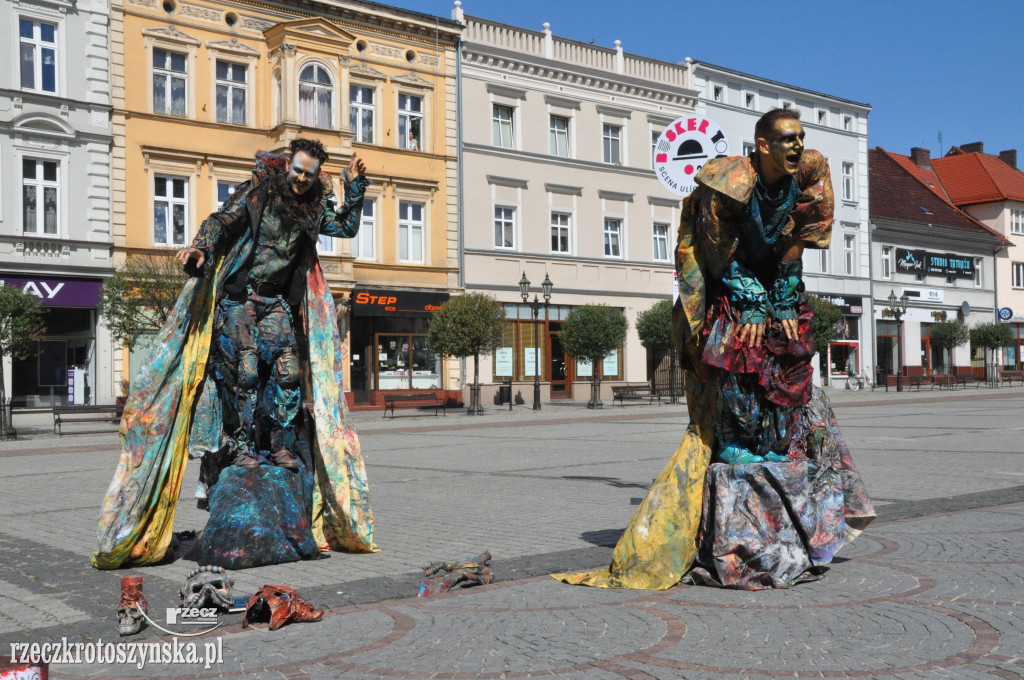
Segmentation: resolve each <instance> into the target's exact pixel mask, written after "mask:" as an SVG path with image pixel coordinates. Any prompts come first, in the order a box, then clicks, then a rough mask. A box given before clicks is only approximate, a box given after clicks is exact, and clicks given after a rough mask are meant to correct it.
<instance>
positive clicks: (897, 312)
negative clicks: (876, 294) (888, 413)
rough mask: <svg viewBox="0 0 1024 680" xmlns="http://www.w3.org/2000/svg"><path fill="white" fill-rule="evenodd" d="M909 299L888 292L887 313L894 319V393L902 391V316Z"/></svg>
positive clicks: (905, 311)
mask: <svg viewBox="0 0 1024 680" xmlns="http://www.w3.org/2000/svg"><path fill="white" fill-rule="evenodd" d="M908 302H910V298H909V297H907V294H906V293H903V295H902V296H901V297H900V298H897V297H896V291H894V290H892V289H890V290H889V312H890V313H891V314H892V315H893V316H894V317H896V391H897V392H902V391H903V315H904V314H906V313H907V303H908Z"/></svg>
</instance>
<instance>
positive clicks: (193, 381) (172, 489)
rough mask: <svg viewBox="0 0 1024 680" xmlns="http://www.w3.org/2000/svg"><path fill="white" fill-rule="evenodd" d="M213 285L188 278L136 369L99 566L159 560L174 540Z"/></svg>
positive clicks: (101, 532) (105, 511)
mask: <svg viewBox="0 0 1024 680" xmlns="http://www.w3.org/2000/svg"><path fill="white" fill-rule="evenodd" d="M211 278H213V279H215V278H216V275H214V276H213V277H211ZM213 290H214V286H213V285H211V284H210V283H208V282H206V281H203V280H198V279H190V280H189V281H188V282H187V283H186V285H185V287H184V289H183V290H182V293H181V295H180V296H179V298H178V303H177V305H176V307H175V309H174V310H173V312H172V314H171V319H170V322H169V323H168V324H166V325H165V327H164V329H163V331H162V332H161V335H160V337H159V339H158V343H157V345H156V348H155V350H154V352H153V354H152V355H151V357H150V360H149V361H148V362H147V365H146V367H145V368H144V369H143V370H142V371H140V373H139V375H138V376H137V377H136V383H137V387H136V389H133V391H132V396H131V398H130V399H129V402H128V403H127V404H126V405H125V410H124V415H123V417H122V419H121V428H120V439H121V459H120V461H119V462H118V466H117V472H116V473H115V474H114V479H113V480H112V481H111V483H110V487H109V489H108V490H107V494H106V496H105V497H104V499H103V507H102V509H101V511H100V521H99V526H98V528H97V531H96V534H97V539H98V542H99V550H97V552H96V553H95V554H94V555H93V556H92V565H93V566H94V567H96V568H97V569H118V568H121V567H135V566H142V565H146V564H155V563H157V562H159V561H161V560H162V559H163V558H164V555H165V554H166V552H167V548H168V546H169V545H170V543H171V538H172V536H173V532H174V513H175V510H176V508H177V502H178V495H179V493H180V492H181V480H182V477H183V475H184V474H185V463H186V461H187V460H188V434H189V427H190V425H191V414H192V403H193V401H194V400H195V397H196V393H197V391H198V388H199V385H200V383H201V382H202V379H203V371H204V369H205V367H206V359H207V355H208V354H209V349H210V338H211V334H212V328H213V326H212V323H213V313H212V306H213V294H212V291H213ZM193 324H194V325H193ZM179 361H180V363H178V362H179ZM167 424H171V427H170V429H169V430H168V429H167Z"/></svg>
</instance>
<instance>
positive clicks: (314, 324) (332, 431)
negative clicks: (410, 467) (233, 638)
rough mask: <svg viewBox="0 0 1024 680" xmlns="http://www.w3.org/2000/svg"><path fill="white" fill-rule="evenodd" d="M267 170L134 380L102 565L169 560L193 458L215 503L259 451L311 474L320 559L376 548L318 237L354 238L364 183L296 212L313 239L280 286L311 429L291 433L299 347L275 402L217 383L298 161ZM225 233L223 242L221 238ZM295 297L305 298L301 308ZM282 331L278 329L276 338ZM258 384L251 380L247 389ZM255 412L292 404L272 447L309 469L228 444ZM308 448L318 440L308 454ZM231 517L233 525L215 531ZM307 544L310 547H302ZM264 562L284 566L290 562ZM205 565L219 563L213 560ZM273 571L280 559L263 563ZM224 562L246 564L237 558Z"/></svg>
mask: <svg viewBox="0 0 1024 680" xmlns="http://www.w3.org/2000/svg"><path fill="white" fill-rule="evenodd" d="M256 160H257V164H256V168H255V170H254V171H253V175H252V180H251V181H250V182H246V183H244V184H243V185H241V186H240V187H239V190H238V191H237V192H236V193H235V194H234V195H233V196H232V197H231V198H230V199H229V201H228V202H227V203H226V204H225V206H224V208H223V209H222V210H221V211H219V212H217V213H215V214H214V215H213V216H211V217H210V218H209V219H208V220H207V221H206V222H204V225H203V229H201V234H200V236H201V237H202V239H205V240H204V241H203V243H204V244H205V245H206V246H207V247H208V248H209V250H208V252H207V255H208V257H207V260H206V263H205V264H204V267H203V271H202V272H197V273H198V274H201V276H193V277H192V278H190V279H189V280H188V281H187V282H186V284H185V286H184V288H183V290H182V292H181V295H180V296H179V298H178V301H177V303H176V305H175V307H174V309H173V310H172V311H171V313H170V314H169V318H168V322H167V324H166V325H165V326H164V328H163V329H162V330H161V331H160V334H159V336H158V338H157V341H156V342H155V343H154V349H153V351H152V353H151V355H150V356H149V358H148V360H147V361H146V362H145V363H144V364H143V365H142V368H141V369H140V371H139V372H138V374H137V375H136V377H135V380H134V382H133V384H132V392H131V394H130V395H129V397H128V402H127V404H126V405H125V410H124V417H123V419H122V421H121V430H120V434H121V449H122V453H121V459H120V462H119V464H118V468H117V471H116V473H115V475H114V479H113V480H112V481H111V484H110V487H109V489H108V491H107V495H106V497H105V498H104V501H103V508H102V510H101V514H100V520H99V526H98V528H97V538H98V542H99V549H98V550H97V552H96V553H95V554H94V555H93V558H92V563H93V566H94V567H96V568H98V569H116V568H121V567H127V566H136V565H147V564H155V563H157V562H159V561H161V560H162V559H164V557H165V556H166V554H167V550H168V547H169V545H170V543H171V535H172V527H173V522H174V514H175V509H176V504H177V501H178V497H179V494H180V491H181V483H182V477H183V475H184V469H185V462H186V460H187V458H188V457H190V456H191V457H197V458H198V457H201V458H203V459H204V460H203V461H202V464H201V470H200V478H201V488H200V492H199V493H198V494H197V495H199V496H200V499H201V500H203V499H204V498H205V497H206V496H207V495H212V494H213V488H214V487H215V486H216V485H217V484H218V480H219V479H220V478H221V477H222V474H224V473H226V472H227V471H228V469H229V468H232V467H239V466H232V465H231V463H232V461H233V460H234V458H235V456H236V455H238V454H239V453H249V454H253V455H251V456H250V457H251V458H255V459H257V460H262V461H263V462H264V463H266V464H267V465H273V464H274V463H277V464H278V466H280V467H279V468H278V469H281V470H282V471H285V472H288V473H289V474H293V475H297V476H300V477H301V478H302V482H301V484H302V493H301V494H299V495H298V496H297V498H298V500H297V501H296V502H297V503H299V504H300V505H301V506H302V507H303V513H304V516H305V517H307V518H308V519H306V522H307V524H308V525H309V528H308V530H309V531H311V532H312V536H313V539H314V541H315V542H316V544H317V546H318V548H319V550H348V551H355V552H376V551H377V547H376V545H374V543H373V515H372V510H371V508H370V502H369V491H368V485H367V480H366V471H365V466H364V463H363V458H362V455H361V453H360V447H359V439H358V437H357V436H356V433H355V430H354V429H353V427H352V425H351V423H350V422H349V419H348V413H347V409H346V407H345V400H344V395H343V393H342V377H343V373H344V371H343V361H342V344H341V338H340V336H339V334H338V327H337V323H336V313H335V307H334V299H333V295H332V293H331V291H330V288H329V287H328V285H327V283H326V282H325V280H324V277H323V272H322V270H321V268H320V264H319V261H318V260H317V256H316V243H317V234H318V233H328V235H340V236H344V235H345V234H343V233H332V230H333V232H338V230H339V229H341V228H342V227H341V223H342V221H345V224H347V225H348V227H351V226H352V225H351V224H350V222H351V220H349V217H351V216H353V215H354V214H355V213H356V212H358V211H359V210H361V208H360V207H359V206H361V201H362V195H363V191H364V190H365V186H366V182H365V178H363V177H362V175H360V176H359V178H357V179H356V180H353V181H352V182H350V183H349V185H347V186H346V197H345V198H346V200H345V205H344V206H340V207H339V206H338V205H337V204H336V203H335V200H334V196H333V193H332V192H331V191H330V186H331V184H330V181H329V180H327V179H326V177H321V179H320V180H319V182H320V187H319V188H314V189H310V191H321V190H322V191H323V195H322V197H321V199H320V200H319V201H316V202H314V203H313V204H312V205H311V206H309V207H308V209H307V210H305V212H300V213H299V214H297V215H292V217H294V218H295V221H296V225H297V228H299V229H300V230H301V231H302V234H301V235H300V236H301V238H300V239H299V241H298V242H296V244H295V249H296V250H295V252H296V253H297V255H296V261H295V262H294V269H293V273H294V276H293V277H292V279H291V284H292V285H287V286H285V287H284V288H282V289H281V292H280V293H279V294H280V295H281V296H285V295H287V298H288V302H289V303H290V304H289V307H290V309H293V310H296V313H295V315H294V319H292V320H293V321H294V324H293V325H292V326H291V330H292V331H293V333H294V335H295V336H296V337H295V340H296V341H297V342H298V355H299V356H301V357H303V362H302V365H301V367H300V368H301V380H299V381H298V384H299V385H303V386H306V385H308V390H306V389H305V388H303V389H304V391H305V392H306V393H305V394H304V395H303V398H305V399H306V400H308V401H309V402H311V403H312V414H311V415H312V417H311V418H310V419H309V423H308V432H307V433H303V432H298V431H296V430H295V429H294V428H293V427H292V425H293V424H294V421H301V420H303V418H302V417H301V416H299V417H298V418H295V419H294V420H292V419H290V417H292V416H294V415H295V413H296V409H297V404H296V399H295V394H296V392H295V388H294V386H293V383H294V382H295V380H294V378H295V377H296V376H295V371H294V370H293V369H294V366H293V365H292V363H291V358H293V354H294V352H293V351H291V349H293V345H292V344H291V342H288V343H285V344H286V345H287V348H288V349H289V351H287V352H286V351H285V350H284V349H282V350H281V352H279V353H278V355H275V356H277V359H282V357H283V359H284V360H282V361H280V362H278V361H277V359H275V360H274V364H275V370H276V369H277V368H278V367H277V364H278V363H280V364H281V365H280V367H279V368H280V370H279V371H278V373H273V372H272V373H273V375H272V376H271V377H272V378H273V379H272V380H271V381H270V382H271V383H273V384H268V386H269V388H273V389H268V390H264V394H265V395H266V394H270V397H271V398H269V401H267V400H263V401H264V402H265V403H256V404H253V403H252V401H253V400H252V399H251V396H252V395H251V394H250V393H249V392H247V391H245V390H243V391H242V392H240V393H238V394H239V395H240V399H241V401H237V400H236V401H233V402H232V403H227V402H225V400H224V399H225V394H224V392H223V391H222V389H221V388H223V387H226V386H227V385H226V381H227V380H228V379H235V378H238V376H237V375H234V374H230V372H229V373H224V372H223V371H221V373H222V375H218V367H219V366H221V365H222V362H221V361H220V359H221V358H222V357H223V353H224V351H225V347H226V345H225V344H224V340H225V338H224V337H223V335H222V334H220V333H218V329H222V328H223V325H222V324H220V325H218V323H219V319H220V318H221V316H222V315H223V305H222V304H221V303H222V302H223V301H224V300H225V299H227V298H228V297H229V296H230V295H233V293H231V291H230V290H229V288H230V287H231V285H233V284H237V283H238V282H239V281H241V283H242V285H241V288H242V292H241V293H240V294H241V295H242V296H243V297H245V295H246V291H245V280H246V278H245V277H246V276H248V273H249V268H250V267H251V266H255V265H254V264H253V263H254V262H256V261H257V260H258V258H256V256H255V255H254V253H255V252H256V251H257V250H258V248H257V245H258V239H259V234H260V233H261V232H260V230H261V229H263V228H264V227H265V226H267V224H270V223H272V222H273V223H275V224H277V226H278V227H280V224H281V220H280V219H278V218H279V217H280V215H279V213H278V207H279V205H278V204H279V202H280V201H279V200H278V199H279V191H278V189H279V188H280V187H281V186H282V178H283V177H284V174H283V173H287V169H288V157H286V156H279V155H275V154H268V153H263V152H260V153H258V154H257V156H256ZM275 220H276V222H275ZM356 223H358V221H356ZM349 231H351V229H349ZM346 233H347V234H348V235H349V236H350V235H351V233H349V232H346ZM353 233H354V232H353ZM218 234H224V237H218V238H215V236H217V235H218ZM199 238H200V237H197V239H199ZM202 239H201V240H202ZM263 250H266V249H263ZM282 285H284V284H282ZM295 292H298V295H297V297H296V299H294V300H293V299H292V293H295ZM275 309H277V308H275ZM278 311H281V314H278V315H277V317H275V318H277V319H278V320H280V318H283V315H284V312H283V311H282V310H278ZM275 313H276V312H275ZM278 327H280V325H279V324H277V322H276V321H275V328H278ZM274 347H277V345H275V346H274ZM282 347H283V345H282ZM259 349H260V347H259V346H258V347H256V350H257V351H259ZM263 349H266V347H264V348H263ZM271 349H273V348H271ZM278 349H280V348H278ZM274 351H277V350H276V349H275V350H274ZM284 355H287V356H284ZM275 375H276V378H275V377H274V376H275ZM247 376H248V374H246V376H243V377H246V379H248V378H247ZM250 406H252V408H254V409H256V411H255V412H254V413H253V414H252V417H253V418H261V419H263V420H261V422H264V424H265V421H266V420H267V418H270V416H273V415H274V414H276V413H277V411H278V406H280V407H282V408H283V412H284V415H283V417H282V418H279V419H276V420H275V419H274V418H270V420H273V421H274V422H277V423H278V425H280V427H276V429H275V428H274V427H271V428H270V429H271V432H270V438H271V439H273V440H274V441H273V442H271V443H272V444H273V443H281V444H282V449H288V453H289V454H292V455H291V457H292V458H299V459H301V458H302V457H303V456H305V457H306V461H305V463H306V464H305V465H303V464H302V463H301V462H298V463H295V462H293V461H291V460H289V456H287V455H284V454H282V453H281V451H280V450H277V449H275V450H273V451H270V452H269V454H267V455H264V452H263V451H262V450H254V448H253V447H256V445H257V442H255V441H248V440H247V439H245V438H244V437H243V436H242V435H241V434H239V435H238V436H237V437H234V438H231V437H226V436H225V434H224V432H225V427H224V426H225V423H227V424H228V426H229V428H230V426H231V425H232V422H233V421H232V419H235V418H245V419H248V418H249V416H250V413H249V410H248V409H249V407H250ZM239 407H241V412H242V413H241V416H240V415H239V412H238V411H239ZM293 407H294V408H293ZM285 421H287V422H285ZM246 422H250V421H249V420H246ZM252 422H255V420H253V421H252ZM282 423H283V424H282ZM275 433H276V434H275ZM306 442H311V443H310V444H309V445H308V446H307V444H306ZM292 444H294V447H295V448H294V449H293V448H291V445H292ZM246 447H248V448H246ZM257 448H258V447H257ZM274 454H277V456H276V458H274V457H273V455H274ZM296 467H297V468H298V470H295V469H294V468H296ZM239 469H241V470H244V469H246V468H244V467H239ZM253 471H255V470H253ZM224 507H226V506H224ZM232 521H233V520H232V518H224V520H223V521H220V520H218V521H217V522H215V524H230V523H231V522H232ZM257 530H258V529H257ZM281 531H282V532H284V533H285V534H291V533H292V530H291V528H289V527H282V528H281ZM199 542H205V543H206V544H207V545H209V544H211V543H212V540H210V539H208V538H206V537H203V538H201V539H200V541H199ZM307 542H308V540H307V539H305V538H303V540H302V541H300V543H302V544H305V543H307ZM217 549H218V550H223V551H230V550H231V546H228V545H224V544H219V545H218V546H217ZM284 552H287V551H284ZM300 552H301V554H300V555H299V557H301V558H310V557H315V556H316V553H317V552H318V551H300ZM265 554H266V555H268V556H269V559H276V555H277V554H278V553H277V552H276V551H267V553H265ZM203 562H205V563H213V564H217V562H213V561H211V560H203ZM268 563H272V562H260V564H268ZM220 564H221V566H225V567H230V568H239V567H238V566H237V565H235V564H233V563H232V562H230V561H228V562H222V563H220ZM248 566H255V563H250V564H249V565H248Z"/></svg>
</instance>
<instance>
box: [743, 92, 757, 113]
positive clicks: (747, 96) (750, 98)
mask: <svg viewBox="0 0 1024 680" xmlns="http://www.w3.org/2000/svg"><path fill="white" fill-rule="evenodd" d="M743 105H744V106H746V107H747V108H748V109H756V108H757V96H755V95H754V93H753V92H746V93H744V95H743Z"/></svg>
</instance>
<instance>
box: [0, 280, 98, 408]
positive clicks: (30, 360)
mask: <svg viewBox="0 0 1024 680" xmlns="http://www.w3.org/2000/svg"><path fill="white" fill-rule="evenodd" d="M0 279H2V281H0V285H7V286H14V287H16V288H19V289H20V290H22V291H24V292H26V293H30V294H32V295H35V296H36V297H38V298H39V303H40V304H41V305H42V307H43V315H44V325H45V331H44V333H43V335H42V336H41V337H40V338H39V339H38V340H37V341H36V343H35V347H34V349H33V351H32V352H31V353H30V354H29V355H28V356H27V357H25V358H22V359H12V360H10V361H11V363H10V372H9V373H7V371H6V370H5V373H7V374H8V375H10V376H11V389H10V390H8V394H9V395H10V396H11V397H12V402H11V404H12V406H14V407H15V408H18V407H29V408H36V407H50V406H54V405H63V404H95V403H97V401H96V397H97V394H96V392H97V390H96V388H97V384H96V347H97V345H96V318H97V309H98V307H99V303H100V290H101V288H102V281H101V280H100V279H70V278H57V277H47V278H44V277H33V276H26V275H25V274H18V275H7V274H3V273H0ZM5 368H6V367H5Z"/></svg>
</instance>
